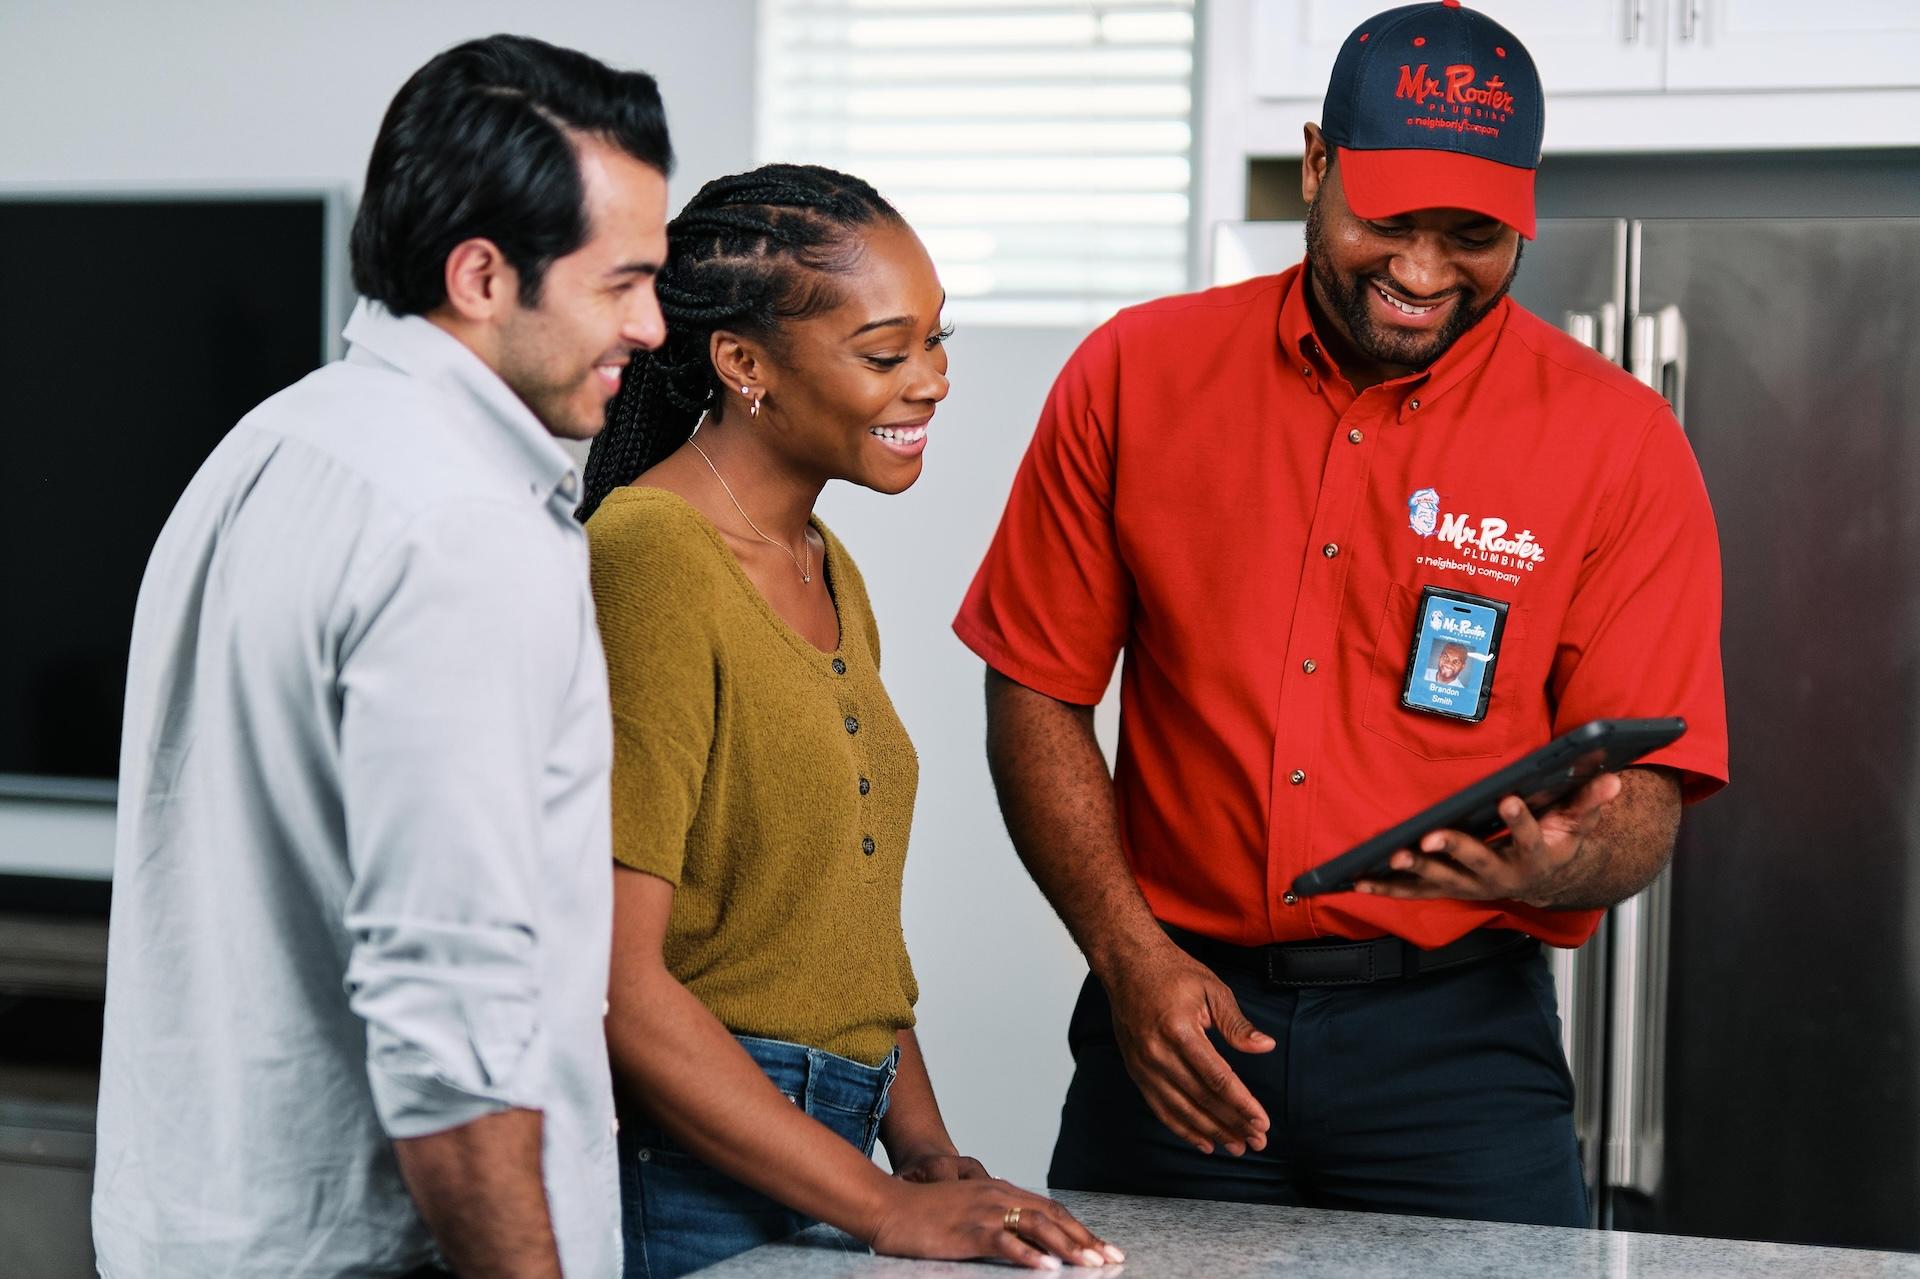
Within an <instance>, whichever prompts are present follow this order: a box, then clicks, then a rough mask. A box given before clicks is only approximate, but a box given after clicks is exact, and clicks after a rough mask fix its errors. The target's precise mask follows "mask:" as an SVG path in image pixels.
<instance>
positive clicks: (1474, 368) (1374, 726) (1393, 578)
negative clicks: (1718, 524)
mask: <svg viewBox="0 0 1920 1279" xmlns="http://www.w3.org/2000/svg"><path fill="white" fill-rule="evenodd" d="M1305 281H1306V277H1305V275H1304V274H1303V273H1302V271H1301V269H1300V268H1299V267H1295V268H1293V269H1292V270H1290V271H1287V272H1285V273H1284V274H1282V275H1279V276H1269V277H1266V278H1263V279H1258V280H1254V281H1250V282H1248V283H1246V284H1239V285H1233V286H1229V287H1226V288H1219V289H1212V290H1209V291H1207V292H1205V293H1198V294H1191V295H1187V296H1183V297H1175V298H1167V299H1164V300H1161V301H1158V302H1153V303H1149V304H1147V305H1145V306H1140V307H1134V308H1131V309H1129V310H1126V311H1122V312H1121V313H1120V314H1119V315H1117V316H1115V317H1114V319H1112V320H1111V321H1109V322H1108V323H1107V324H1105V325H1103V326H1102V327H1101V328H1099V329H1097V330H1096V331H1095V332H1094V333H1093V334H1092V335H1091V336H1090V337H1088V338H1087V340H1086V341H1085V342H1084V343H1083V344H1082V345H1081V347H1080V349H1079V350H1078V351H1077V352H1075V354H1074V356H1073V357H1072V359H1071V360H1070V361H1069V362H1068V364H1067V367H1066V368H1065V370H1063V371H1062V372H1061V374H1060V377H1059V379H1058V381H1056V382H1055V384H1054V387H1053V391H1052V393H1051V394H1050V396H1049V397H1048V400H1047V404H1046V407H1045V409H1044V410H1043V411H1042V413H1041V416H1040V423H1039V426H1038V428H1037V429H1036V431H1035V433H1034V438H1033V442H1032V444H1031V445H1030V446H1029V448H1028V450H1027V455H1026V458H1025V460H1024V461H1023V462H1022V463H1021V467H1020V472H1019V475H1018V477H1017V478H1016V479H1015V481H1014V487H1013V492H1012V495H1011V497H1010V498H1009V499H1008V503H1007V509H1006V513H1005V515H1004V516H1003V517H1002V520H1001V524H1000V528H999V531H998V533H997V534H996V535H995V537H994V541H993V545H992V547H991V549H990V550H989V551H988V553H987V558H986V561H985V563H983V564H982V565H981V567H980V572H979V574H978V576H976V577H975V579H974V582H973V586H972V588H971V589H970V590H969V591H968V593H967V598H966V602H965V603H964V604H963V605H962V607H961V609H960V614H959V616H958V618H956V619H955V621H954V630H955V631H956V632H957V633H958V635H959V636H960V638H961V640H962V641H963V642H965V643H966V644H967V646H968V647H970V648H972V649H973V650H974V652H976V653H978V654H979V655H980V656H981V657H982V658H984V659H985V660H986V662H987V663H988V664H989V665H991V666H992V667H993V668H994V669H996V670H998V671H1000V672H1001V673H1002V674H1004V675H1006V676H1007V677H1009V678H1010V679H1013V680H1016V681H1018V682H1019V683H1022V684H1025V685H1026V686H1028V687H1030V688H1033V689H1035V690H1037V691H1039V692H1042V693H1045V694H1047V695H1048V696H1051V697H1054V698H1058V699H1060V700H1062V701H1067V702H1075V703H1081V704H1088V703H1093V702H1097V701H1098V700H1099V699H1100V697H1101V694H1102V693H1103V692H1104V691H1105V689H1106V685H1107V681H1108V678H1109V676H1110V675H1111V673H1112V670H1113V663H1114V659H1115V657H1116V655H1117V654H1119V653H1120V652H1121V650H1122V649H1124V650H1125V652H1126V663H1125V667H1124V669H1123V671H1122V675H1121V685H1120V693H1121V702H1120V705H1121V720H1120V751H1119V758H1118V763H1117V766H1116V769H1115V776H1114V789H1115V797H1116V800H1117V802H1118V805H1119V811H1120V828H1121V838H1122V841H1123V843H1124V847H1125V852H1126V857H1127V861H1128V863H1129V865H1130V866H1131V867H1132V869H1133V873H1134V875H1135V877H1136V878H1137V879H1138V880H1139V883H1140V887H1141V889H1142V891H1143V892H1144V893H1145V895H1146V899H1147V902H1148V904H1149V905H1150V906H1151V907H1152V909H1153V912H1154V914H1155V915H1156V916H1158V917H1159V918H1160V919H1162V920H1164V921H1166V922H1168V923H1171V924H1176V925H1179V926H1180V927H1183V928H1187V929H1191V930H1193V931H1195V932H1199V933H1203V934H1206V935H1208V936H1212V937H1216V938H1219V939H1222V940H1225V941H1230V942H1237V943H1241V944H1246V945H1254V944H1260V943H1264V942H1269V941H1288V940H1295V939H1300V938H1308V937H1321V936H1337V937H1349V938H1366V937H1377V936H1380V935H1382V934H1385V933H1393V934H1397V935H1399V936H1401V937H1405V938H1406V939H1408V940H1409V941H1412V942H1415V943H1416V944H1418V945H1421V946H1437V945H1440V944H1443V943H1445V942H1448V941H1451V940H1453V939H1454V938H1457V937H1459V936H1461V935H1463V934H1465V933H1467V932H1469V931H1471V930H1472V929H1474V928H1477V927H1481V926H1483V925H1491V926H1493V927H1501V928H1517V929H1521V930H1523V931H1525V932H1528V933H1531V934H1533V935H1534V936H1536V937H1539V938H1541V939H1543V940H1545V941H1549V942H1553V943H1555V944H1558V945H1577V944H1579V943H1580V942H1581V941H1584V940H1585V939H1586V938H1587V937H1588V936H1589V935H1590V934H1591V933H1592V931H1593V928H1594V926H1595V925H1596V923H1597V922H1598V920H1599V912H1597V911H1584V912H1567V911H1543V910H1535V909H1533V908H1530V907H1527V906H1524V905H1521V904H1519V903H1517V902H1460V901H1424V902H1403V901H1395V900H1392V899H1388V898H1382V897H1372V896H1364V895H1361V894H1356V893H1341V894H1335V895H1329V896H1323V897H1312V898H1300V899H1297V900H1290V899H1289V897H1288V894H1287V889H1288V885H1289V884H1290V883H1291V882H1292V880H1293V878H1294V876H1296V875H1298V874H1299V873H1300V872H1301V871H1303V870H1306V869H1308V868H1309V867H1311V866H1314V865H1317V864H1318V863H1320V862H1322V861H1325V860H1326V859H1328V858H1329V857H1332V856H1334V855H1335V854H1337V853H1340V852H1341V851H1343V850H1345V849H1346V848H1348V847H1351V846H1352V845H1354V844H1356V843H1358V842H1359V841H1361V840H1362V839H1365V838H1367V837H1369V836H1372V835H1374V834H1377V833H1378V832H1380V831H1382V830H1384V829H1386V828H1387V827H1388V826H1390V825H1393V824H1394V823H1395V822H1398V821H1400V820H1402V819H1404V818H1406V817H1407V816H1409V815H1411V814H1413V813H1414V812H1417V811H1418V810H1419V809H1421V808H1423V807H1425V806H1426V805H1427V804H1430V803H1432V802H1434V801H1436V800H1438V799H1441V798H1443V797H1444V796H1446V795H1447V794H1449V793H1451V792H1452V791H1454V790H1456V789H1458V788H1459V787H1461V786H1463V785H1465V784H1467V783H1469V782H1472V781H1476V780H1478V779H1479V778H1480V777H1482V776H1484V775H1485V774H1487V773H1489V772H1492V771H1493V770H1494V769H1495V768H1496V767H1498V766H1500V765H1501V764H1504V763H1507V762H1510V761H1512V760H1514V759H1517V758H1519V757H1520V756H1521V755H1523V754H1525V753H1526V752H1527V751H1529V750H1531V749H1533V748H1534V747H1536V746H1539V745H1542V744H1543V743H1545V742H1546V741H1547V740H1548V739H1550V738H1551V737H1553V736H1555V735H1556V734H1558V733H1561V732H1564V731H1566V730H1567V729H1570V728H1573V727H1576V726H1578V725H1579V724H1582V723H1584V722H1586V721H1587V720H1590V719H1597V718H1602V717H1614V716H1642V715H1647V716H1657V715H1684V716H1685V717H1686V718H1687V721H1688V724H1689V728H1688V731H1687V733H1686V735H1685V736H1684V737H1682V738H1681V739H1680V740H1679V741H1678V742H1676V743H1675V744H1674V745H1672V746H1671V747H1668V748H1666V749H1664V750H1661V751H1659V752H1657V753H1655V754H1653V755H1650V756H1648V757H1647V760H1646V761H1645V762H1647V763H1650V764H1663V765H1666V766H1668V767H1671V768H1674V769H1678V770H1679V771H1680V773H1681V775H1682V786H1683V791H1684V793H1685V795H1686V797H1687V798H1688V799H1690V800H1692V799H1699V798H1701V797H1702V796H1705V795H1707V794H1710V793H1711V792H1713V791H1715V790H1717V789H1718V788H1719V787H1720V786H1721V785H1723V784H1724V782H1725V780H1726V776H1727V766H1726V757H1727V747H1726V709H1725V705H1724V701H1723V692H1722V686H1721V674H1720V554H1719V545H1718V541H1717V538H1716V534H1715V530H1714V524H1713V513H1712V510H1711V509H1710V508H1709V506H1708V504H1707V494H1706V489H1705V486H1704V485H1703V484H1702V482H1701V479H1700V471H1699V467H1698V466H1697V465H1696V463H1695V462H1694V458H1693V453H1692V451H1691V450H1690V449H1689V448H1688V446H1687V441H1686V438H1685V437H1684V436H1683V435H1682V433H1681V430H1680V426H1679V423H1677V422H1676V421H1675V420H1674V418H1673V414H1672V413H1671V412H1670V411H1669V409H1668V407H1667V405H1666V402H1665V401H1664V400H1662V399H1661V398H1660V397H1659V396H1658V395H1657V394H1655V393H1654V392H1653V391H1652V390H1650V389H1649V388H1647V387H1645V386H1642V385H1641V384H1640V383H1638V382H1636V381H1635V380H1634V379H1633V378H1631V377H1630V376H1628V375H1627V374H1626V373H1625V372H1624V371H1622V370H1621V369H1619V368H1617V367H1615V366H1614V365H1612V364H1609V363H1608V362H1606V361H1605V360H1604V359H1602V358H1601V357H1600V356H1599V355H1598V354H1596V353H1595V352H1593V351H1591V350H1589V349H1587V348H1586V347H1583V346H1581V345H1579V344H1578V343H1576V342H1575V341H1574V340H1573V339H1572V338H1570V337H1568V336H1566V335H1565V334H1562V333H1561V332H1560V331H1559V330H1557V329H1554V328H1553V327H1551V326H1550V325H1548V324H1546V323H1544V322H1542V321H1541V320H1539V319H1538V318H1536V317H1535V316H1533V315H1531V314H1530V313H1528V312H1527V311H1525V310H1524V309H1522V308H1521V307H1519V306H1517V305H1515V304H1513V303H1512V302H1511V301H1503V302H1501V303H1500V304H1499V305H1498V306H1496V307H1495V308H1494V310H1493V311H1492V312H1490V313H1489V314H1488V315H1487V316H1486V317H1485V318H1484V319H1483V320H1482V321H1481V322H1480V323H1479V324H1477V325H1475V326H1474V328H1473V329H1471V330H1470V331H1469V332H1468V333H1466V334H1465V335H1464V336H1462V337H1461V339H1460V340H1459V341H1458V342H1456V343H1455V344H1454V346H1453V347H1452V349H1451V350H1449V351H1448V352H1447V353H1446V354H1445V355H1443V356H1442V357H1441V358H1440V359H1439V360H1437V361H1435V362H1434V364H1433V365H1432V366H1431V367H1430V368H1428V369H1427V370H1426V371H1424V372H1421V373H1417V374H1413V375H1411V376H1408V377H1404V378H1399V379H1396V380H1394V381H1391V382H1387V383H1383V384H1382V385H1379V386H1375V387H1370V388H1369V389H1367V390H1366V391H1364V392H1362V393H1360V394H1358V395H1356V394H1355V393H1354V391H1353V388H1352V387H1351V386H1350V385H1349V384H1348V383H1347V381H1346V379H1345V378H1344V377H1342V376H1341V374H1340V373H1339V372H1338V370H1337V369H1336V368H1335V367H1334V366H1333V365H1332V364H1331V363H1330V362H1329V361H1328V359H1327V358H1326V357H1325V356H1324V355H1323V354H1322V347H1321V345H1320V344H1319V343H1318V342H1317V340H1316V339H1315V337H1314V333H1313V323H1312V320H1311V318H1310V316H1309V314H1308V310H1307V303H1306V282H1305ZM1276 338H1277V340H1276ZM1424 490H1432V491H1433V494H1434V495H1435V496H1437V499H1438V500H1437V506H1436V503H1435V501H1434V498H1433V497H1427V498H1426V499H1425V500H1424V502H1422V501H1419V500H1417V499H1416V495H1418V494H1421V493H1422V492H1423V491H1424ZM1422 507H1423V508H1424V510H1421V509H1418V508H1422ZM1421 515H1424V517H1425V518H1417V517H1418V516H1421ZM1501 521H1504V530H1503V529H1502V528H1501V526H1500V522H1501ZM1423 529H1424V530H1426V531H1424V532H1423V531H1422V530H1423ZM1426 585H1438V586H1445V587H1450V588H1454V589H1457V590H1462V591H1467V592H1470V593H1472V594H1474V595H1479V596H1486V597H1491V598H1495V599H1499V600H1504V601H1508V602H1509V605H1510V607H1509V609H1508V613H1507V622H1506V628H1505V633H1504V637H1503V639H1502V643H1501V645H1500V650H1499V657H1498V661H1497V664H1496V668H1495V673H1494V681H1493V692H1492V696H1491V699H1490V702H1489V706H1488V710H1487V715H1486V718H1485V719H1484V720H1483V721H1482V722H1480V723H1465V722H1461V721H1458V720H1451V719H1444V718H1441V717H1438V716H1434V715H1429V714H1423V713H1420V712H1417V711H1411V710H1407V709H1405V708H1403V707H1402V706H1401V705H1400V694H1401V689H1402V685H1403V678H1404V676H1405V673H1406V666H1407V662H1408V654H1409V647H1410V643H1411V640H1412V637H1413V627H1414V625H1415V618H1414V612H1415V610H1416V607H1417V604H1418V598H1419V593H1420V590H1421V588H1422V587H1423V586H1426Z"/></svg>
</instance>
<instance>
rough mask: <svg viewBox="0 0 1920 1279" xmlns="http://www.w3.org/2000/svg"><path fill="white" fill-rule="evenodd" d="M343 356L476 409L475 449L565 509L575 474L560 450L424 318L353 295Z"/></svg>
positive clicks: (463, 349)
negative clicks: (382, 367) (395, 372)
mask: <svg viewBox="0 0 1920 1279" xmlns="http://www.w3.org/2000/svg"><path fill="white" fill-rule="evenodd" d="M345 336H346V339H347V341H348V342H349V343H351V344H352V349H351V350H350V351H349V352H348V353H347V358H348V359H349V360H356V361H359V362H366V361H368V360H375V361H378V362H380V363H383V364H386V365H389V366H391V367H393V368H395V369H398V370H399V371H400V372H402V373H404V374H406V375H407V376H409V377H413V378H418V379H420V380H421V381H423V382H426V383H428V384H430V385H432V386H435V387H438V388H439V389H441V390H444V391H447V392H449V393H451V394H453V395H455V396H457V397H459V398H460V399H461V400H463V401H464V402H465V403H466V404H468V405H470V406H471V407H472V408H474V409H475V410H477V412H476V414H475V417H476V418H477V419H479V421H480V422H484V423H485V429H482V430H479V431H476V432H474V436H473V440H474V444H475V446H476V447H477V448H479V449H480V450H481V451H482V452H484V453H486V454H487V456H489V457H491V458H493V459H495V460H496V461H497V462H498V463H499V464H500V465H502V466H504V467H506V468H507V469H508V470H509V472H510V473H511V474H513V475H514V476H516V477H519V478H521V479H524V480H525V481H526V483H527V484H528V485H529V486H530V487H531V488H532V489H533V490H534V492H535V493H536V494H537V495H538V496H540V497H541V498H542V499H544V500H547V501H552V500H554V499H556V498H558V499H560V500H563V501H564V502H565V503H566V504H567V505H568V507H569V509H571V507H572V505H573V503H574V502H575V501H577V500H578V497H579V493H580V476H579V473H578V471H577V470H576V468H575V467H574V464H573V459H572V458H571V457H569V456H568V455H567V451H566V450H565V449H563V448H561V447H560V445H559V444H558V443H557V442H556V441H555V440H554V438H553V435H552V433H551V432H549V431H548V430H547V428H546V427H545V426H543V425H542V424H541V422H540V419H539V418H537V417H535V416H534V415H533V410H532V409H529V408H528V407H527V406H526V403H525V401H523V400H522V399H521V398H520V397H519V396H518V395H516V394H514V392H513V389H512V388H511V387H509V386H508V385H507V384H506V383H505V382H503V381H501V380H500V375H499V374H498V373H495V372H494V371H493V370H492V369H491V368H489V367H487V363H486V361H484V360H482V359H481V358H480V357H479V356H478V355H476V354H474V352H473V351H472V350H470V349H469V348H468V347H467V345H466V344H465V343H464V342H462V341H460V339H458V338H456V337H454V336H453V334H451V333H449V332H447V331H446V330H445V329H443V328H441V327H440V326H439V325H437V324H435V323H433V321H431V320H429V319H427V318H426V317H425V316H419V315H395V314H394V313H393V312H392V311H389V310H388V309H387V308H386V306H385V304H383V303H380V302H376V301H374V300H373V299H371V298H364V297H363V298H361V299H360V300H359V302H358V303H357V304H356V305H355V306H354V308H353V314H352V316H350V317H349V318H348V320H347V327H346V330H345Z"/></svg>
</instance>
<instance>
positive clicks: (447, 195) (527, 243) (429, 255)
mask: <svg viewBox="0 0 1920 1279" xmlns="http://www.w3.org/2000/svg"><path fill="white" fill-rule="evenodd" d="M575 133H577V134H588V135H591V136H593V137H595V138H599V139H602V140H604V141H606V142H608V143H610V144H611V145H613V146H616V147H618V148H619V149H620V150H622V151H625V152H626V153H627V154H628V155H630V156H632V157H633V158H634V159H636V160H638V161H640V162H641V163H643V164H647V165H650V166H652V167H653V168H655V169H658V170H659V171H660V173H661V175H662V176H663V177H664V176H665V175H666V174H667V173H668V172H669V171H670V170H671V169H672V167H673V147H672V144H671V143H670V142H668V140H667V121H666V113H665V111H664V109H663V108H662V107H661V105H660V90H659V87H658V86H656V85H655V84H654V82H653V77H652V76H650V75H647V74H646V73H645V72H641V71H615V70H613V69H612V68H611V67H608V66H606V65H605V64H603V63H601V62H597V61H595V60H594V59H593V58H590V57H588V56H587V55H586V54H584V53H579V52H576V51H575V50H572V49H562V48H559V47H557V46H555V45H551V44H548V43H546V42H545V41H542V40H535V39H533V38H531V37H529V36H510V35H496V36H488V37H487V38H486V39H484V40H470V41H468V42H467V43H465V44H462V45H458V46H456V47H454V48H452V49H449V50H447V51H446V52H445V53H442V54H440V55H439V56H438V57H436V58H434V59H433V60H432V61H431V62H429V63H427V64H426V65H425V66H423V67H421V68H420V69H419V70H418V71H416V72H414V73H413V75H412V77H410V78H409V79H408V80H407V82H406V84H404V85H402V86H401V88H400V92H399V93H398V94H396V95H395V96H394V99H393V104H392V105H391V106H389V107H388V108H387V115H386V119H384V120H383V121H381V123H380V136H379V137H378V138H377V139H375V141H374V144H373V158H372V159H371V160H369V161H368V163H367V184H366V190H365V192H364V194H362V196H361V197H360V212H359V215H358V216H357V217H355V219H354V222H353V285H354V288H356V289H358V290H359V291H360V292H361V293H363V294H365V295H366V296H367V297H370V298H373V299H374V300H376V301H379V302H383V303H385V304H386V306H387V308H388V309H389V310H391V311H393V312H394V313H395V314H397V315H419V314H422V313H424V312H427V311H431V310H433V309H435V308H436V307H438V306H440V304H441V303H443V302H445V301H446V297H447V290H446V264H447V255H448V254H449V253H451V252H452V251H453V250H454V248H455V246H457V245H459V244H460V243H461V242H463V241H466V240H470V239H474V238H475V237H480V238H484V239H488V240H491V241H493V243H494V244H496V245H498V246H499V249H500V252H501V253H502V254H504V255H505V257H506V260H507V262H508V263H509V264H510V265H511V266H512V267H513V269H514V270H515V271H516V272H518V273H519V276H520V302H521V304H522V305H524V306H537V305H538V304H539V302H540V286H541V284H542V283H543V282H544V281H545V280H546V274H547V267H548V266H549V265H550V264H551V263H552V262H553V260H554V259H555V258H561V257H565V256H566V255H567V254H569V253H572V252H573V251H574V250H576V249H578V248H579V247H580V246H581V245H582V244H584V243H586V241H587V237H588V235H589V233H590V228H589V226H588V225H587V211H586V207H585V205H586V198H585V189H584V186H583V184H582V181H581V178H580V165H579V158H578V156H577V154H576V152H575V148H574V140H573V139H572V138H571V137H570V136H569V134H575Z"/></svg>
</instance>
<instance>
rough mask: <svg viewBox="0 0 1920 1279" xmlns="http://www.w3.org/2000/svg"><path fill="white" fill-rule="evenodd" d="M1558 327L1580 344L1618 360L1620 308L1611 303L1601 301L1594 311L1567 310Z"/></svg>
mask: <svg viewBox="0 0 1920 1279" xmlns="http://www.w3.org/2000/svg"><path fill="white" fill-rule="evenodd" d="M1560 327H1561V328H1563V329H1565V330H1566V331H1567V333H1568V334H1569V335H1571V336H1572V338H1573V340H1574V341H1576V342H1578V343H1579V344H1580V345H1582V346H1590V347H1592V348H1593V349H1594V350H1596V351H1598V352H1600V354H1602V355H1604V356H1606V357H1607V358H1608V359H1609V360H1611V361H1613V362H1614V363H1615V364H1618V363H1619V362H1620V308H1619V307H1617V306H1615V305H1614V304H1613V303H1611V302H1602V303H1601V304H1600V307H1599V309H1598V310H1595V311H1568V312H1567V314H1566V318H1565V319H1564V320H1563V321H1561V324H1560Z"/></svg>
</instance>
